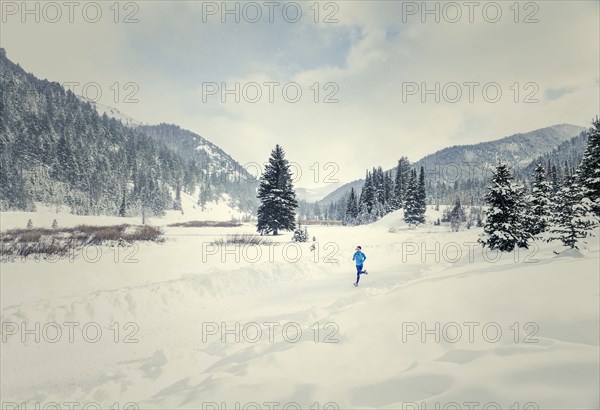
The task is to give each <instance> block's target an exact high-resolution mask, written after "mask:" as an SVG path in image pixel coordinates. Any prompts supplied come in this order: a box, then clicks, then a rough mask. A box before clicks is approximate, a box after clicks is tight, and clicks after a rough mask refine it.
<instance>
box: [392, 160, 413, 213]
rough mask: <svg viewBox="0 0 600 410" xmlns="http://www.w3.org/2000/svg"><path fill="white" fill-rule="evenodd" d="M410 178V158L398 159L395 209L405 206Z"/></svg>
mask: <svg viewBox="0 0 600 410" xmlns="http://www.w3.org/2000/svg"><path fill="white" fill-rule="evenodd" d="M409 179H410V162H409V161H408V158H406V157H402V158H400V159H399V160H398V166H397V167H396V179H395V181H394V200H393V202H392V204H393V207H394V209H400V208H402V207H403V206H404V199H405V196H406V190H407V188H408V181H409Z"/></svg>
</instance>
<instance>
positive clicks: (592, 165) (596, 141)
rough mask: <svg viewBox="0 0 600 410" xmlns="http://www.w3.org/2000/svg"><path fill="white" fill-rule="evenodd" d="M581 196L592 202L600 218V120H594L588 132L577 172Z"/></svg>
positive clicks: (593, 208)
mask: <svg viewBox="0 0 600 410" xmlns="http://www.w3.org/2000/svg"><path fill="white" fill-rule="evenodd" d="M577 174H578V179H579V181H578V182H579V184H580V185H581V187H582V188H583V195H584V196H585V197H586V198H589V199H590V201H591V202H592V210H593V211H594V213H595V214H596V215H597V216H600V120H599V119H598V118H596V120H595V121H594V122H593V128H591V129H590V131H589V136H588V145H587V149H586V150H585V153H584V154H583V159H582V160H581V164H580V165H579V169H578V170H577Z"/></svg>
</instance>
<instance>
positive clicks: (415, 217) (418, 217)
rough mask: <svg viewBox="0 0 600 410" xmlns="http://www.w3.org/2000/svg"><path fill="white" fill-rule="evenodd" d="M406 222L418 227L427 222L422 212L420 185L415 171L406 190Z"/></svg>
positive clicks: (412, 172) (411, 174)
mask: <svg viewBox="0 0 600 410" xmlns="http://www.w3.org/2000/svg"><path fill="white" fill-rule="evenodd" d="M404 222H406V223H407V224H409V225H418V224H420V223H424V222H425V218H424V215H423V214H422V211H421V205H420V196H419V185H418V182H417V172H416V171H415V170H414V169H413V170H412V171H411V173H410V179H409V180H408V185H407V188H406V196H405V201H404Z"/></svg>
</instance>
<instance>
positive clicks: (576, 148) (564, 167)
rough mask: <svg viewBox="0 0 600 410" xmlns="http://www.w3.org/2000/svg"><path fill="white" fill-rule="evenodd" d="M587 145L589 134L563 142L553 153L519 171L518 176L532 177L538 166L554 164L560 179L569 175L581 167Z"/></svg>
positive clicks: (582, 134) (540, 157)
mask: <svg viewBox="0 0 600 410" xmlns="http://www.w3.org/2000/svg"><path fill="white" fill-rule="evenodd" d="M587 144H588V133H587V132H582V133H581V134H579V135H578V136H576V137H573V138H571V139H570V140H568V141H565V142H563V143H562V144H560V145H559V146H558V147H556V148H555V149H553V150H552V152H550V153H547V154H544V155H541V156H539V157H538V158H536V159H534V160H533V161H531V162H530V163H529V164H528V165H527V166H526V167H524V168H522V169H521V170H518V174H519V175H520V176H521V177H524V176H527V175H532V174H533V170H534V169H535V167H536V165H537V164H542V165H543V166H544V168H547V167H548V164H552V165H554V166H556V167H557V168H558V173H559V177H560V176H561V175H564V174H565V173H569V172H570V171H571V170H572V169H574V168H577V167H578V166H579V163H580V162H581V159H582V158H583V153H584V152H585V150H586V148H587Z"/></svg>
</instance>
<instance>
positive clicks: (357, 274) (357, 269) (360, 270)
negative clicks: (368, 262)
mask: <svg viewBox="0 0 600 410" xmlns="http://www.w3.org/2000/svg"><path fill="white" fill-rule="evenodd" d="M362 269H363V266H362V265H356V283H358V281H359V280H360V273H361V272H362Z"/></svg>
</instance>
